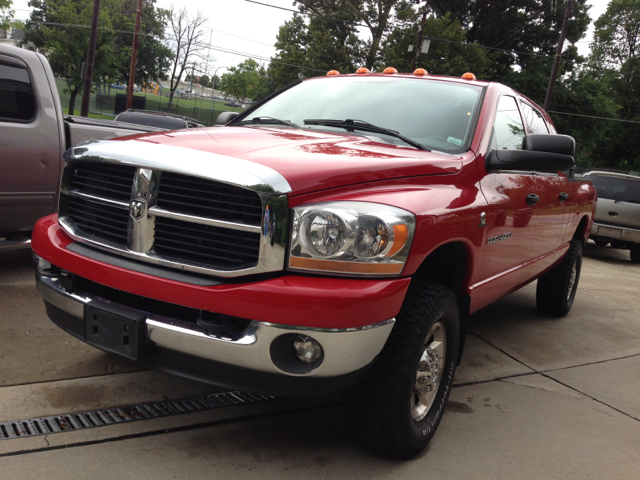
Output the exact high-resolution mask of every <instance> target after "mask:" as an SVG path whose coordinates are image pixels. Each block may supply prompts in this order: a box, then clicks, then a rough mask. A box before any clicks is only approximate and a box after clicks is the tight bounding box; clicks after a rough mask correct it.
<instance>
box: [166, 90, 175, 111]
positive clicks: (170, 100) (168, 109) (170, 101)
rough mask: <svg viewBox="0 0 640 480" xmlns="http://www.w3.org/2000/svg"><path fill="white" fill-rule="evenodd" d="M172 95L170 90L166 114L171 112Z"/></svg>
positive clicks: (172, 92)
mask: <svg viewBox="0 0 640 480" xmlns="http://www.w3.org/2000/svg"><path fill="white" fill-rule="evenodd" d="M173 94H174V91H173V90H170V91H169V107H168V108H167V112H170V111H171V104H172V103H173Z"/></svg>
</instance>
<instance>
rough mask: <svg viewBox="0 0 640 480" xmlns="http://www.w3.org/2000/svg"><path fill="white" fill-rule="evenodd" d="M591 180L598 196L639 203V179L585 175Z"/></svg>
mask: <svg viewBox="0 0 640 480" xmlns="http://www.w3.org/2000/svg"><path fill="white" fill-rule="evenodd" d="M585 178H586V179H587V180H591V182H592V183H593V186H594V187H595V189H596V191H597V192H598V197H599V198H607V199H609V200H617V201H619V202H631V203H640V180H627V179H626V178H616V177H600V176H597V175H587V176H585Z"/></svg>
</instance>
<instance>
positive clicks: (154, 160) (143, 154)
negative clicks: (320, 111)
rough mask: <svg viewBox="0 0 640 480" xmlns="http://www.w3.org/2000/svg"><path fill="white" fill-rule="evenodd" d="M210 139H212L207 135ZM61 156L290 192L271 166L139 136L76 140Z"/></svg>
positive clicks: (252, 188)
mask: <svg viewBox="0 0 640 480" xmlns="http://www.w3.org/2000/svg"><path fill="white" fill-rule="evenodd" d="M211 141H215V140H214V139H211ZM64 158H65V160H89V161H91V160H96V161H101V162H110V161H115V162H117V163H123V164H126V165H133V166H138V167H143V168H144V167H147V168H153V169H157V170H162V171H165V172H174V173H182V174H185V175H192V176H194V177H201V178H206V179H209V180H217V181H219V182H223V183H228V184H231V185H237V186H239V187H244V188H249V189H251V190H255V191H257V192H261V193H262V192H264V193H272V194H283V193H289V192H291V186H290V185H289V182H287V180H286V179H285V178H284V177H283V176H282V175H281V174H279V173H278V172H276V171H275V170H273V169H272V168H269V167H266V166H264V165H260V164H259V163H254V162H250V161H248V160H242V159H239V158H235V157H229V156H227V155H219V154H217V153H210V152H203V151H201V150H193V149H191V148H185V147H175V146H172V145H159V144H156V143H150V142H145V141H144V139H141V140H131V141H126V142H123V141H114V140H100V141H89V142H83V143H79V144H78V145H76V146H75V147H73V148H70V149H69V150H67V152H66V153H65V155H64Z"/></svg>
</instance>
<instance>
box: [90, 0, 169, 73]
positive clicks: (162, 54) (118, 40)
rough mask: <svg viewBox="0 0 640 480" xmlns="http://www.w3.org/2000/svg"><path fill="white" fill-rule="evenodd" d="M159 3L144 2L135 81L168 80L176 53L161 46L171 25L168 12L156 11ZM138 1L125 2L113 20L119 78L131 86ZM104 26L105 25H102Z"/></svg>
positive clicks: (129, 0) (152, 1) (159, 9)
mask: <svg viewBox="0 0 640 480" xmlns="http://www.w3.org/2000/svg"><path fill="white" fill-rule="evenodd" d="M155 1H156V0H145V1H144V2H143V4H142V11H141V12H140V13H141V14H140V35H139V37H138V39H139V41H138V56H137V58H136V60H137V63H136V75H135V81H136V82H137V83H142V82H153V81H155V82H157V81H159V80H166V79H167V73H166V72H167V71H168V70H169V67H170V66H171V59H172V57H173V52H172V51H171V49H170V48H169V47H167V46H166V45H164V44H163V43H162V39H163V38H164V36H165V30H166V28H167V24H168V16H169V11H168V10H165V9H162V8H156V7H155ZM137 4H138V1H137V0H124V3H123V6H122V13H121V15H118V16H117V17H115V18H114V19H113V21H114V28H115V29H116V30H120V31H119V32H115V37H114V51H115V52H117V57H116V59H115V61H116V64H115V69H116V71H117V73H116V75H117V79H118V80H119V79H124V80H125V82H126V83H129V68H130V66H131V53H132V50H131V44H132V41H133V30H134V24H135V17H136V9H137ZM101 21H102V18H101ZM101 26H102V23H101Z"/></svg>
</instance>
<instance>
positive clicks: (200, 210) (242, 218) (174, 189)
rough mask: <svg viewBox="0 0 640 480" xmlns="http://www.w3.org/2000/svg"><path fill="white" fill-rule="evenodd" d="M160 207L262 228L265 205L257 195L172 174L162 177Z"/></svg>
mask: <svg viewBox="0 0 640 480" xmlns="http://www.w3.org/2000/svg"><path fill="white" fill-rule="evenodd" d="M158 207H160V208H164V209H166V210H172V211H174V212H177V213H183V214H186V215H195V216H199V217H206V218H212V219H216V220H222V221H226V222H234V223H243V224H246V225H258V226H259V225H260V221H261V220H262V202H261V200H260V195H258V194H257V193H256V192H253V191H251V190H246V189H244V188H239V187H236V186H233V185H227V184H224V183H221V182H216V181H214V180H207V179H204V178H197V177H190V176H188V175H181V174H179V173H172V172H164V173H163V174H162V178H161V179H160V188H159V190H158Z"/></svg>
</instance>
